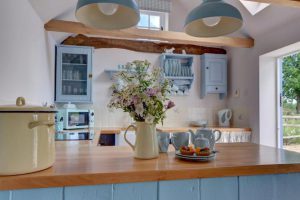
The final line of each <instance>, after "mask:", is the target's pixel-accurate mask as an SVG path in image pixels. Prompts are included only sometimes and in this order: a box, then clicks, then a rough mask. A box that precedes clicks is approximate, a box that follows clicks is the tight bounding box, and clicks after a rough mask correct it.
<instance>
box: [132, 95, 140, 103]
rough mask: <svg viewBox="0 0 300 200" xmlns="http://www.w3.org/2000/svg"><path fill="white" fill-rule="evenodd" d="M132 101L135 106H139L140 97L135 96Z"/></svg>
mask: <svg viewBox="0 0 300 200" xmlns="http://www.w3.org/2000/svg"><path fill="white" fill-rule="evenodd" d="M131 101H132V103H133V105H137V104H138V102H139V97H138V96H137V95H135V96H133V97H132V98H131Z"/></svg>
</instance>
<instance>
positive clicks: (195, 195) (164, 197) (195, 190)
mask: <svg viewBox="0 0 300 200" xmlns="http://www.w3.org/2000/svg"><path fill="white" fill-rule="evenodd" d="M158 184H159V189H158V199H159V200H169V199H171V200H183V199H188V200H199V199H200V185H199V179H189V180H179V181H161V182H159V183H158Z"/></svg>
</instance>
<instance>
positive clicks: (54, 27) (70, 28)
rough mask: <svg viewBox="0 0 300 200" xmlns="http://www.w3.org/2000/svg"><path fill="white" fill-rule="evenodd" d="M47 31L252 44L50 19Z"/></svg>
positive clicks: (194, 42) (210, 43)
mask: <svg viewBox="0 0 300 200" xmlns="http://www.w3.org/2000/svg"><path fill="white" fill-rule="evenodd" d="M45 29H46V30H47V31H55V32H66V33H75V34H86V35H98V36H101V37H102V38H115V39H133V40H140V39H143V40H145V39H148V40H158V42H171V43H177V44H192V45H199V46H203V45H205V46H228V47H244V48H251V47H253V46H254V40H253V39H252V38H235V37H215V38H196V37H192V36H189V35H187V34H185V33H182V32H172V31H154V30H143V29H135V28H132V29H125V30H117V31H107V30H100V29H94V28H90V27H86V26H84V25H83V24H81V23H78V22H70V21H62V20H51V21H49V22H48V23H46V24H45Z"/></svg>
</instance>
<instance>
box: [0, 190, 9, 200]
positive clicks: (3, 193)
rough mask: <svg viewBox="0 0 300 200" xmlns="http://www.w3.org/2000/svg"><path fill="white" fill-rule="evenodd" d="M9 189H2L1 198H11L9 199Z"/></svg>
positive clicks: (7, 199) (0, 199) (1, 199)
mask: <svg viewBox="0 0 300 200" xmlns="http://www.w3.org/2000/svg"><path fill="white" fill-rule="evenodd" d="M9 194H10V192H9V191H0V200H10V199H9V196H10V195H9Z"/></svg>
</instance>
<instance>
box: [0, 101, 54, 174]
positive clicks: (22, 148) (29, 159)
mask: <svg viewBox="0 0 300 200" xmlns="http://www.w3.org/2000/svg"><path fill="white" fill-rule="evenodd" d="M55 113H56V110H55V109H53V108H49V107H39V106H26V105H25V99H24V98H22V97H19V98H18V99H17V101H16V105H14V106H0V175H18V174H26V173H31V172H36V171H40V170H43V169H46V168H49V167H51V166H52V165H53V163H54V160H55V126H54V125H55Z"/></svg>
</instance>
